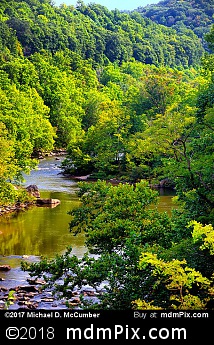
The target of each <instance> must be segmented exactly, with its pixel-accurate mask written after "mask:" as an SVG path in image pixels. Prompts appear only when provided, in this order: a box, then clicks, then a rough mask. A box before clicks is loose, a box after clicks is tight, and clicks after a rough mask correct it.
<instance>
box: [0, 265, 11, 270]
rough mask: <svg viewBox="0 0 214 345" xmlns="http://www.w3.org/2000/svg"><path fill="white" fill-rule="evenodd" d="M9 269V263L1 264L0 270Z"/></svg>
mask: <svg viewBox="0 0 214 345" xmlns="http://www.w3.org/2000/svg"><path fill="white" fill-rule="evenodd" d="M10 269H11V267H10V265H1V266H0V271H9V270H10Z"/></svg>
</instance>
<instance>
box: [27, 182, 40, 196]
mask: <svg viewBox="0 0 214 345" xmlns="http://www.w3.org/2000/svg"><path fill="white" fill-rule="evenodd" d="M26 190H27V191H28V193H29V194H30V195H32V196H34V197H35V198H40V192H39V188H38V187H37V186H36V185H35V184H30V185H29V186H27V187H26Z"/></svg>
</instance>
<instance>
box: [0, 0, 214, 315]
mask: <svg viewBox="0 0 214 345" xmlns="http://www.w3.org/2000/svg"><path fill="white" fill-rule="evenodd" d="M205 3H206V6H205ZM189 4H190V1H182V2H181V1H172V0H170V1H164V2H162V3H161V4H159V5H157V6H156V9H157V11H156V10H155V11H156V12H154V13H159V9H160V8H163V5H164V6H168V9H167V10H166V15H162V17H161V19H157V18H156V19H157V21H162V24H167V25H171V24H175V26H174V27H170V28H169V27H166V26H164V25H160V24H157V23H155V22H154V21H152V20H151V19H149V18H147V17H146V16H147V15H148V12H145V16H144V15H142V13H138V12H130V13H120V12H119V11H118V10H114V11H109V10H108V9H107V8H105V7H103V6H100V5H96V4H90V5H88V6H86V5H85V4H84V3H83V2H82V1H78V3H77V6H76V7H73V6H66V5H61V6H60V7H56V6H54V5H52V2H51V0H25V1H16V0H9V1H8V0H2V1H1V2H0V206H1V209H2V208H4V207H5V206H7V205H11V204H15V203H21V202H23V201H25V200H26V198H27V197H28V196H27V193H26V191H25V190H23V189H22V188H21V187H20V185H21V183H22V174H23V172H29V171H30V170H31V169H32V168H33V167H35V166H36V164H37V163H38V161H37V159H36V157H38V156H39V155H41V154H42V155H44V154H45V153H49V152H51V151H52V150H53V149H54V148H56V149H61V148H63V149H66V150H67V157H66V159H65V160H64V162H63V165H62V166H63V169H64V172H65V173H68V174H69V176H70V175H84V174H85V175H86V174H87V175H90V177H91V178H95V179H101V180H109V179H115V178H116V179H119V180H120V181H122V182H123V183H121V184H119V186H114V185H112V184H110V183H106V182H105V181H98V182H97V183H92V184H90V183H88V182H87V183H80V185H79V189H78V197H79V198H80V201H81V205H80V207H78V208H77V209H75V210H72V211H71V212H70V215H71V222H70V229H71V231H73V232H74V233H76V232H79V231H85V233H86V240H87V242H86V244H87V246H88V248H89V249H90V251H91V252H92V251H93V252H95V253H97V254H99V255H100V256H99V259H96V260H95V259H93V258H89V257H87V256H84V258H83V259H82V261H81V260H79V259H77V258H76V257H74V256H70V252H68V253H66V254H65V255H63V256H62V257H58V258H57V260H56V261H55V260H53V261H52V262H51V263H49V262H48V261H47V260H46V259H45V260H44V262H42V263H41V265H40V263H39V264H38V265H37V264H36V265H33V266H32V267H31V268H30V269H31V270H32V271H33V273H35V274H40V273H45V271H46V272H49V273H52V274H53V275H51V274H49V275H48V276H46V277H45V280H46V279H47V280H48V279H50V283H51V284H53V285H54V287H56V288H57V289H58V290H59V291H60V292H63V294H64V295H66V296H69V294H70V295H71V288H72V287H76V286H79V287H81V284H83V282H84V284H86V283H88V284H90V285H92V286H95V288H97V286H98V285H99V284H102V282H103V281H108V282H109V285H108V287H107V292H108V293H107V294H103V295H102V294H101V296H100V299H101V302H102V306H104V307H105V308H116V309H124V308H132V307H133V305H134V307H135V308H142V309H145V308H154V309H155V308H173V309H185V308H187V309H189V308H190V309H194V308H195V309H198V308H199V309H200V308H210V307H212V308H213V291H214V281H213V253H214V242H213V238H214V236H213V232H214V230H213V223H214V195H213V190H214V176H213V171H214V166H213V162H214V134H213V130H214V56H213V49H214V26H211V24H213V20H212V8H213V6H212V2H211V1H196V0H195V1H191V5H194V6H193V7H192V12H191V11H190V8H189ZM169 5H170V9H169ZM178 5H182V6H179V11H180V10H182V11H180V17H181V20H178ZM208 5H210V7H209V6H208ZM161 6H162V7H161ZM149 9H151V11H152V9H154V7H151V8H150V7H147V8H146V9H145V11H149ZM183 9H185V11H186V10H188V11H186V12H185V13H186V14H185V15H183V13H184V11H183ZM173 10H174V12H173ZM167 11H168V12H167ZM167 13H168V14H167ZM173 13H174V14H173ZM196 13H197V15H196ZM169 14H170V15H171V17H172V18H171V22H170V21H169V18H170V17H169V16H168V15H169ZM155 15H156V14H154V16H155ZM158 15H159V14H158ZM154 16H151V18H152V17H154ZM164 18H165V19H164ZM152 19H153V20H156V19H155V17H154V18H152ZM190 19H191V23H189V22H190ZM175 22H177V23H175ZM170 23H171V24H170ZM188 23H189V25H188ZM197 23H199V24H200V25H199V26H198V30H196V26H197ZM171 26H172V25H171ZM193 31H194V32H195V33H194V32H193ZM204 33H207V34H206V35H205V36H204ZM202 37H203V40H206V42H207V48H209V49H208V50H207V52H206V53H205V49H204V47H203V46H205V45H204V41H203V46H202V43H201V39H202ZM163 181H164V182H167V184H168V186H171V187H173V188H175V191H176V197H175V199H176V201H177V205H178V209H177V210H174V211H173V212H172V216H171V217H170V216H169V215H167V214H166V213H163V212H162V213H160V212H158V211H157V209H156V208H155V206H154V204H155V202H157V197H158V195H157V193H156V192H155V191H153V190H152V188H151V185H152V186H153V185H160V184H163ZM126 182H127V183H126ZM79 263H80V265H79ZM24 268H25V269H29V267H24ZM66 274H67V276H66ZM58 278H62V279H65V280H64V284H63V285H62V284H60V285H59V286H57V284H55V283H56V279H58Z"/></svg>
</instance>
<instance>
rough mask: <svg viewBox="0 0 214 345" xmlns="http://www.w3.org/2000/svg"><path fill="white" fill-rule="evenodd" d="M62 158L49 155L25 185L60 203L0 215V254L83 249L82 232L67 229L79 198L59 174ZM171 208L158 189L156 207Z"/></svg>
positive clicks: (77, 251) (79, 251)
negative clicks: (35, 188)
mask: <svg viewBox="0 0 214 345" xmlns="http://www.w3.org/2000/svg"><path fill="white" fill-rule="evenodd" d="M61 160H62V158H60V160H58V159H57V160H56V158H54V157H48V158H46V159H44V160H42V161H41V162H40V164H39V169H38V170H34V171H32V172H31V174H30V176H26V177H25V178H26V182H25V185H26V186H27V185H29V184H36V185H37V186H38V187H39V190H40V194H41V197H43V198H54V199H55V198H56V199H59V200H60V201H61V203H60V204H59V205H58V206H56V207H54V208H51V207H37V206H33V207H31V208H30V209H28V210H26V211H20V212H19V213H17V214H15V215H9V216H7V217H1V219H0V256H11V255H12V256H13V255H15V256H23V255H31V256H47V257H54V256H55V254H56V253H62V252H64V251H65V248H66V247H67V246H68V245H71V246H72V247H73V253H74V254H76V255H77V256H82V254H83V253H84V252H85V247H84V235H78V236H73V235H72V234H71V233H70V232H69V229H68V224H69V221H70V216H69V215H68V211H69V210H71V209H72V208H74V207H76V206H78V202H79V201H78V199H77V197H76V195H75V191H76V189H77V184H76V182H75V181H72V180H70V179H68V178H65V177H63V176H62V175H60V163H61ZM172 194H174V193H172ZM172 207H173V203H172V195H169V192H168V191H167V193H166V192H164V191H161V192H160V202H159V205H158V208H159V210H160V211H167V212H170V211H171V208H172ZM0 262H1V260H0Z"/></svg>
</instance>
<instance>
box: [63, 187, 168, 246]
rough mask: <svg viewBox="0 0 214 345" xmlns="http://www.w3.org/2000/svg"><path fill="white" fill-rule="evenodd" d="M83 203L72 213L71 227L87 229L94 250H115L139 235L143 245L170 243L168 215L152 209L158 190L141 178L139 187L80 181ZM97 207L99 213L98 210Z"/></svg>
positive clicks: (90, 244) (87, 237)
mask: <svg viewBox="0 0 214 345" xmlns="http://www.w3.org/2000/svg"><path fill="white" fill-rule="evenodd" d="M79 188H80V191H79V192H78V194H79V195H80V196H81V201H82V206H80V207H79V208H78V209H77V210H73V211H71V212H70V214H71V216H72V221H71V223H70V229H71V230H72V229H73V231H75V232H78V231H81V230H84V231H85V233H86V239H87V240H86V244H87V246H88V247H89V249H90V251H93V252H95V253H100V252H103V251H108V252H111V251H114V250H115V249H116V248H118V247H120V246H121V248H122V247H123V246H124V245H125V243H126V240H127V238H129V237H132V235H133V234H135V235H133V236H136V241H138V242H139V243H141V244H145V243H147V242H148V243H153V244H154V243H159V244H160V245H162V246H163V247H167V246H168V236H169V231H170V224H169V220H168V217H167V215H166V214H160V213H158V211H157V210H155V209H148V206H149V205H151V203H155V201H156V199H157V192H155V191H153V190H151V189H150V188H149V187H148V183H146V182H145V181H141V182H139V183H137V184H136V186H133V185H129V184H119V185H118V186H117V187H115V186H112V185H111V184H106V182H102V181H98V182H97V183H96V184H88V183H87V184H84V183H79ZM95 210H96V212H95Z"/></svg>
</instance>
